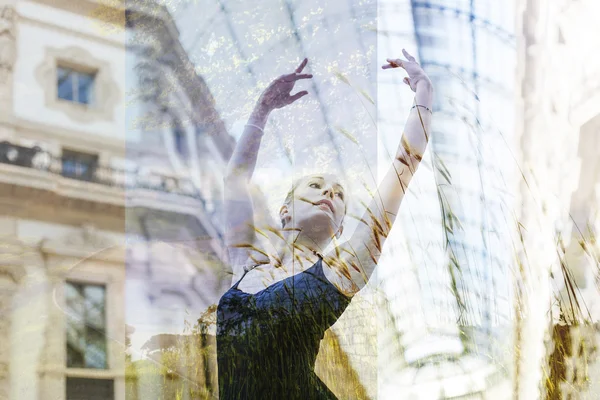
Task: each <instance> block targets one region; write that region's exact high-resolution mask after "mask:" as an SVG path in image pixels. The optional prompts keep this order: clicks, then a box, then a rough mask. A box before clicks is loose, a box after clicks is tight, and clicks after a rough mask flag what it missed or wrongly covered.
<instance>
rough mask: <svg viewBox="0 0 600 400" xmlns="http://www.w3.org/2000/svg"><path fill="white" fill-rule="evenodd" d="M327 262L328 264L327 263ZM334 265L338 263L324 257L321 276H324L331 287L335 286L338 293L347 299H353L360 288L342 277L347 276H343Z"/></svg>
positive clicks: (340, 268) (339, 269) (338, 267)
mask: <svg viewBox="0 0 600 400" xmlns="http://www.w3.org/2000/svg"><path fill="white" fill-rule="evenodd" d="M327 260H329V262H327ZM336 264H338V263H336V262H335V260H334V259H332V258H331V257H326V258H325V259H323V274H324V275H325V278H327V280H328V281H329V282H331V284H333V286H335V287H336V288H337V289H338V290H339V291H340V293H342V294H344V295H345V296H348V297H353V296H354V295H355V294H356V293H357V292H358V291H359V290H360V288H359V287H358V286H357V285H356V284H355V283H354V281H353V280H352V279H351V278H349V277H347V276H344V275H347V274H344V273H343V271H342V267H340V266H337V265H336Z"/></svg>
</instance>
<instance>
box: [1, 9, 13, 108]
mask: <svg viewBox="0 0 600 400" xmlns="http://www.w3.org/2000/svg"><path fill="white" fill-rule="evenodd" d="M16 15H17V14H16V11H15V7H14V2H13V1H6V0H0V110H12V96H13V68H14V64H15V61H16V58H17V44H16V39H17V37H16V36H17V30H16Z"/></svg>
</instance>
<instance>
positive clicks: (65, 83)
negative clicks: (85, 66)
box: [56, 65, 96, 105]
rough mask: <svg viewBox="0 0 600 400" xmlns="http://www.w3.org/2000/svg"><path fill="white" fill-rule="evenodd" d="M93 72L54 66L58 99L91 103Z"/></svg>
mask: <svg viewBox="0 0 600 400" xmlns="http://www.w3.org/2000/svg"><path fill="white" fill-rule="evenodd" d="M95 75H96V73H95V72H83V71H77V70H75V69H72V68H68V67H64V66H60V65H59V66H57V67H56V85H57V92H56V93H57V96H58V98H59V99H62V100H67V101H72V102H75V103H80V104H86V105H91V104H92V102H93V95H94V80H95Z"/></svg>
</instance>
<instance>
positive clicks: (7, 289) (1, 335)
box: [0, 50, 24, 400]
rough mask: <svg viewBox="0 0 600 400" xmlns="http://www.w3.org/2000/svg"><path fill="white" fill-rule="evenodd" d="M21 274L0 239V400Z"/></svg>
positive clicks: (14, 251) (14, 253) (6, 385)
mask: <svg viewBox="0 0 600 400" xmlns="http://www.w3.org/2000/svg"><path fill="white" fill-rule="evenodd" d="M0 51H1V50H0ZM23 274H24V272H23V266H22V250H21V246H20V244H19V243H18V242H16V241H14V240H12V239H7V238H0V400H8V399H9V398H10V391H11V385H10V380H11V377H10V360H11V325H12V315H13V307H12V302H13V295H14V293H15V291H16V289H17V284H18V282H19V281H20V280H21V278H22V277H23Z"/></svg>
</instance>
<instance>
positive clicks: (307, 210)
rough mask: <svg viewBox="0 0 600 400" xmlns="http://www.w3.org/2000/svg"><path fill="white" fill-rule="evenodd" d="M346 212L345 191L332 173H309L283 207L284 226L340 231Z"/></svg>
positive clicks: (332, 233) (310, 229) (319, 230)
mask: <svg viewBox="0 0 600 400" xmlns="http://www.w3.org/2000/svg"><path fill="white" fill-rule="evenodd" d="M345 215H346V193H345V192H344V189H343V187H342V185H340V183H339V182H338V180H337V179H336V177H335V176H333V175H326V174H323V175H311V176H308V177H305V178H303V179H301V180H300V182H299V183H298V186H297V187H296V188H295V190H294V191H293V196H292V201H291V202H290V204H287V205H284V206H283V207H282V218H283V219H285V222H286V223H285V226H286V227H292V226H293V227H295V228H301V229H302V230H303V231H304V230H307V229H308V230H309V231H313V232H323V231H328V233H329V234H330V235H336V234H341V231H342V222H343V220H344V216H345Z"/></svg>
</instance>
